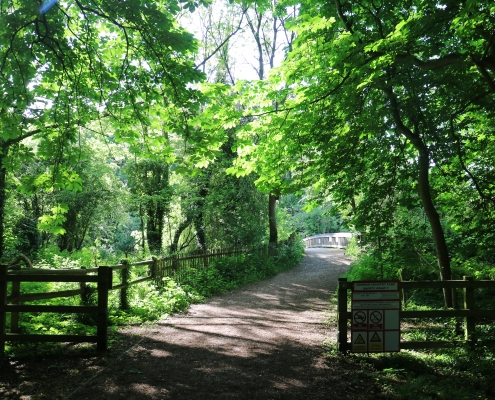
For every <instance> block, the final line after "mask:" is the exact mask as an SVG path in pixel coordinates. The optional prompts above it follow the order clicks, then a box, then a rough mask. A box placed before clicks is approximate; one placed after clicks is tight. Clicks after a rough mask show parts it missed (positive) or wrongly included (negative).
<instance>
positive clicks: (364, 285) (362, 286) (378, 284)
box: [352, 281, 399, 292]
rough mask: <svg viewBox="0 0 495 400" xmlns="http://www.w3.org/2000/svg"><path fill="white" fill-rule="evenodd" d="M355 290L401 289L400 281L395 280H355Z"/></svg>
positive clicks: (380, 290)
mask: <svg viewBox="0 0 495 400" xmlns="http://www.w3.org/2000/svg"><path fill="white" fill-rule="evenodd" d="M352 290H353V291H356V292H357V291H363V290H364V291H371V292H384V291H387V290H399V282H396V281H393V282H389V281H372V282H353V283H352Z"/></svg>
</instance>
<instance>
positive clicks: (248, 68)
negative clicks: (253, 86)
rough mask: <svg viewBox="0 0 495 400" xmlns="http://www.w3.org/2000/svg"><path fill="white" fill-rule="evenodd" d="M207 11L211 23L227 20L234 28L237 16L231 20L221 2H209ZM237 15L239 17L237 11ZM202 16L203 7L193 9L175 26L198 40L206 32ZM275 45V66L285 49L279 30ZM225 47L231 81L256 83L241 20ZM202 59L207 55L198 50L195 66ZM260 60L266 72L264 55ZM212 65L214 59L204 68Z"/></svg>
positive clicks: (253, 50)
mask: <svg viewBox="0 0 495 400" xmlns="http://www.w3.org/2000/svg"><path fill="white" fill-rule="evenodd" d="M229 7H232V5H229ZM210 10H211V17H212V21H213V23H218V21H227V19H228V18H230V20H231V21H232V25H233V26H234V29H235V28H236V27H237V26H238V24H239V20H240V15H237V16H235V17H234V16H233V15H232V12H231V11H229V9H228V8H227V6H226V5H225V2H224V1H222V0H217V1H213V2H212V4H211V5H210ZM238 14H240V12H239V13H238ZM206 16H207V12H206V10H205V9H204V8H201V9H198V10H196V11H195V12H194V13H192V14H190V13H188V14H183V15H182V16H181V17H180V18H179V23H180V25H181V26H182V27H183V28H184V29H186V30H187V31H188V32H190V33H192V34H193V35H194V36H195V38H196V39H198V40H200V41H201V40H202V38H203V35H204V32H206V31H207V29H208V26H207V24H208V21H206V20H204V18H205V17H206ZM277 43H278V44H277V52H276V57H275V63H274V64H275V65H274V66H275V67H277V66H279V65H280V64H281V62H282V60H283V56H284V52H283V49H284V47H286V46H287V42H286V39H285V36H284V35H283V33H282V32H280V31H279V32H278V35H277ZM228 45H229V55H230V57H231V59H232V61H233V62H232V74H233V76H234V78H235V80H236V81H237V80H257V79H258V73H257V65H258V58H257V57H258V55H257V54H258V50H257V47H256V43H255V41H254V39H253V35H252V32H251V30H250V29H249V26H248V24H247V20H246V18H245V17H244V19H243V21H242V24H241V30H240V31H239V32H238V33H237V34H236V35H235V36H234V37H232V38H231V39H230V40H229V44H228ZM206 56H208V54H202V53H201V51H200V54H199V56H198V61H197V63H198V64H199V63H201V62H202V61H203V59H204V58H205V57H206ZM263 57H264V59H265V65H264V68H265V71H268V70H269V65H268V63H267V61H268V59H267V56H266V54H264V55H263ZM213 64H216V60H215V59H214V57H212V60H210V61H209V64H208V67H210V68H211V66H212V65H213ZM205 72H207V74H208V75H210V74H214V72H215V71H208V68H207V70H206V71H205ZM208 72H210V73H208ZM266 77H267V73H265V78H266ZM212 78H213V77H212V76H208V79H209V80H211V79H212Z"/></svg>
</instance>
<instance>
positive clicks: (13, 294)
mask: <svg viewBox="0 0 495 400" xmlns="http://www.w3.org/2000/svg"><path fill="white" fill-rule="evenodd" d="M245 254H258V255H261V256H267V255H268V248H267V247H266V246H261V247H251V248H238V249H228V250H225V249H219V250H213V251H205V252H201V253H192V254H191V253H190V254H175V255H171V256H169V257H165V258H155V257H153V258H152V259H151V260H147V261H140V262H136V263H129V262H128V261H122V262H121V263H120V264H118V265H112V266H100V267H97V268H81V269H70V270H61V269H35V268H26V269H21V268H20V266H18V265H17V266H10V265H0V353H1V352H3V351H4V349H5V342H7V341H17V342H25V343H27V342H34V343H36V342H77V343H81V342H90V343H91V342H93V343H94V342H96V343H97V349H98V350H106V348H107V319H108V292H109V291H110V290H120V296H119V297H120V308H122V309H127V308H128V307H129V304H128V302H127V289H128V288H129V287H130V286H133V285H137V284H140V283H143V282H146V281H152V282H153V283H154V284H155V285H156V286H159V287H160V286H162V284H163V279H164V278H165V277H173V278H174V279H175V280H176V281H178V282H180V281H181V280H182V279H183V278H184V276H185V274H186V273H188V271H190V269H191V268H193V269H195V270H198V269H204V268H208V265H209V264H210V263H211V262H212V261H213V260H218V259H221V258H224V257H232V256H241V255H245ZM143 266H144V267H148V268H146V269H145V272H144V273H143V275H144V276H140V277H138V278H136V279H134V280H132V281H131V280H130V276H131V274H130V272H131V270H132V269H134V270H138V269H141V270H143V268H140V267H143ZM114 271H115V274H114ZM113 275H117V277H113ZM115 278H117V279H120V281H119V282H116V283H115V284H113V283H112V282H113V280H114V279H115ZM21 282H79V284H80V286H79V289H73V290H65V291H58V292H46V293H30V294H26V293H22V294H21ZM90 282H94V283H97V289H96V291H97V295H98V303H97V306H90V305H84V303H86V300H87V297H88V294H89V293H91V291H90V290H89V289H88V287H87V285H86V284H87V283H90ZM8 283H11V288H10V294H9V293H8ZM72 296H81V303H83V305H79V306H49V305H24V304H22V303H25V302H32V301H36V300H46V299H54V298H61V297H72ZM21 312H54V313H96V314H97V335H96V336H89V335H27V334H20V333H19V313H21ZM7 313H10V317H11V318H10V331H9V332H6V330H7V326H6V321H7Z"/></svg>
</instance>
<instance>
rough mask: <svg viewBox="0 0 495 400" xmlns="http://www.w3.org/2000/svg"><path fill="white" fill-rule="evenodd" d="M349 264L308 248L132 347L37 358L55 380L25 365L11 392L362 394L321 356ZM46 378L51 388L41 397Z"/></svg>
mask: <svg viewBox="0 0 495 400" xmlns="http://www.w3.org/2000/svg"><path fill="white" fill-rule="evenodd" d="M348 265H349V260H348V259H347V258H346V257H345V256H344V253H343V251H342V250H334V249H308V250H307V252H306V256H305V257H304V259H303V261H302V263H301V264H300V265H299V266H298V267H296V268H294V269H292V270H290V271H288V272H285V273H282V274H279V275H278V276H276V277H274V278H272V279H269V280H266V281H263V282H259V283H256V284H253V285H249V286H246V287H244V288H242V289H240V290H236V291H232V292H230V293H227V294H224V295H221V296H218V297H215V298H212V299H210V300H209V301H208V302H207V303H205V304H197V305H193V306H192V307H191V308H190V309H189V311H188V312H187V313H186V314H181V315H176V316H174V317H171V318H169V319H167V320H164V321H162V322H159V323H157V324H155V325H153V326H148V327H145V328H130V329H128V330H126V331H123V332H122V336H123V337H124V338H125V339H126V340H124V343H127V346H128V347H127V350H126V351H125V349H121V350H120V351H119V350H117V349H113V350H111V351H110V352H109V353H108V355H107V356H105V357H103V358H102V357H98V356H94V354H93V355H92V356H90V357H86V358H84V359H81V357H80V356H76V357H74V358H73V359H72V363H71V360H70V359H69V360H64V362H63V363H62V364H63V365H64V367H63V366H62V365H58V368H57V363H56V359H47V360H38V361H33V363H35V364H38V367H41V368H43V367H42V364H44V366H45V367H46V374H45V379H49V380H52V386H50V385H49V384H48V385H47V382H41V381H40V380H39V379H35V378H34V370H35V365H24V366H18V367H19V368H21V369H22V368H24V369H23V374H24V378H25V379H24V381H23V382H22V384H21V385H20V387H19V388H18V390H16V391H15V392H17V394H18V395H20V397H17V396H12V397H10V396H8V398H9V399H10V398H12V399H14V398H22V399H31V400H34V399H45V398H50V399H67V400H69V399H70V400H83V399H88V400H89V399H91V400H95V399H105V400H106V399H109V400H113V399H129V400H131V399H202V400H205V399H206V400H207V399H215V400H216V399H264V400H268V399H284V400H286V399H294V400H295V399H298V400H300V399H311V400H313V399H332V398H339V399H343V398H357V397H355V396H352V393H348V395H349V397H348V395H344V393H342V391H340V390H337V389H338V387H339V386H342V385H344V386H345V382H342V379H341V377H340V378H338V377H337V376H333V374H332V373H331V370H330V368H329V366H327V365H326V364H325V362H324V360H323V358H322V356H321V354H322V343H323V341H324V340H325V339H329V338H330V339H332V340H333V339H334V338H335V335H336V332H335V326H334V325H331V326H325V325H324V324H323V322H324V320H325V318H328V317H329V316H331V315H330V314H332V311H331V310H330V311H329V309H328V307H329V299H330V296H331V295H332V294H333V292H334V290H335V287H336V284H337V278H338V277H339V275H340V274H342V273H343V272H345V271H346V269H347V268H348ZM70 367H72V369H69V368H70ZM61 368H63V370H61ZM50 369H52V370H53V373H50ZM68 369H69V370H68ZM30 371H31V372H33V377H31V379H29V374H30ZM71 371H72V372H71ZM74 371H75V372H74ZM54 373H57V375H56V376H54ZM26 378H28V379H26ZM336 378H338V379H336ZM53 380H56V381H57V382H54V381H53ZM36 381H38V385H40V389H41V387H43V390H44V393H42V394H40V393H37V395H35V396H34V397H31V396H30V395H28V394H27V393H29V392H31V393H33V392H37V391H36V390H33V389H34V388H35V385H36V383H37V382H36ZM33 385H34V386H33ZM50 392H51V393H50ZM0 393H1V391H0ZM10 393H11V394H14V393H13V392H12V391H11V392H10ZM0 397H1V396H0ZM359 397H360V396H359Z"/></svg>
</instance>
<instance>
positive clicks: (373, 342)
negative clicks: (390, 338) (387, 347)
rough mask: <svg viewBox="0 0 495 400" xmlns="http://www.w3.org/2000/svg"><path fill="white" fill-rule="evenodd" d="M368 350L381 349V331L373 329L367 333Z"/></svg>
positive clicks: (375, 350)
mask: <svg viewBox="0 0 495 400" xmlns="http://www.w3.org/2000/svg"><path fill="white" fill-rule="evenodd" d="M368 351H369V352H377V351H383V331H375V332H373V333H371V332H370V333H369V343H368Z"/></svg>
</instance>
